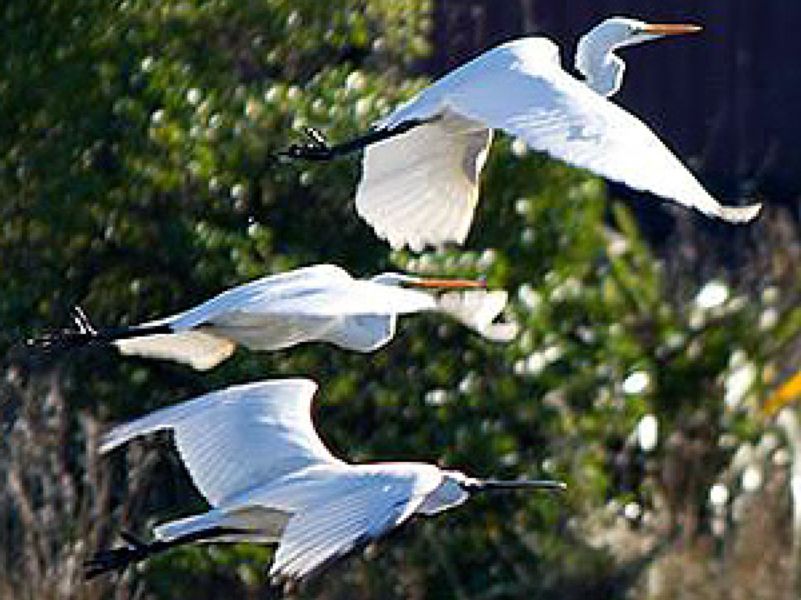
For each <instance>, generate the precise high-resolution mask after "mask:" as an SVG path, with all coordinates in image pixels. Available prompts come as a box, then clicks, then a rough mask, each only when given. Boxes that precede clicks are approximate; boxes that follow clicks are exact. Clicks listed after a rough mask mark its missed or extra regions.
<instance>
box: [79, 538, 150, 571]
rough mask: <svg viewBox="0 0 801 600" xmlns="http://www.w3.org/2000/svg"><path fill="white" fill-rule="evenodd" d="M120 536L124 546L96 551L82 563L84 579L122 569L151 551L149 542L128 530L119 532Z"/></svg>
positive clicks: (143, 557)
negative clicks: (124, 543)
mask: <svg viewBox="0 0 801 600" xmlns="http://www.w3.org/2000/svg"><path fill="white" fill-rule="evenodd" d="M120 537H121V538H122V539H123V540H125V542H126V544H127V545H126V546H122V547H120V548H112V549H111V550H104V551H102V552H98V553H96V554H95V555H94V556H93V557H92V558H90V559H89V560H87V561H85V562H84V563H83V575H84V578H85V579H93V578H94V577H97V576H98V575H102V574H103V573H107V572H108V571H122V570H123V569H125V567H127V566H128V565H130V564H132V563H137V562H139V561H141V560H144V559H145V558H147V557H148V556H150V555H151V554H152V553H153V547H152V545H151V544H148V543H147V542H143V541H142V540H140V539H139V538H137V537H136V536H134V535H133V534H131V533H129V532H126V531H123V532H121V533H120Z"/></svg>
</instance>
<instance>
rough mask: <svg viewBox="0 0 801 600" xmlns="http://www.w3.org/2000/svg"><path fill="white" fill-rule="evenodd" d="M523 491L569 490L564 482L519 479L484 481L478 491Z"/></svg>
mask: <svg viewBox="0 0 801 600" xmlns="http://www.w3.org/2000/svg"><path fill="white" fill-rule="evenodd" d="M522 489H535V490H549V491H553V492H564V491H565V490H567V484H566V483H565V482H564V481H553V480H550V479H517V480H508V481H504V480H500V479H483V480H481V481H480V483H479V486H478V490H479V491H484V492H491V491H496V490H497V491H501V490H522Z"/></svg>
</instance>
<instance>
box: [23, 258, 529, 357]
mask: <svg viewBox="0 0 801 600" xmlns="http://www.w3.org/2000/svg"><path fill="white" fill-rule="evenodd" d="M415 288H417V289H415ZM423 290H452V291H450V292H446V293H442V294H440V295H436V294H432V293H430V292H427V291H423ZM454 290H462V291H459V292H457V291H454ZM506 299H507V294H506V292H505V291H488V290H486V289H484V283H483V282H481V281H470V280H464V279H428V278H423V277H416V276H413V275H403V274H400V273H382V274H380V275H377V276H375V277H373V278H371V279H369V280H363V279H354V278H353V277H351V276H350V275H349V274H348V273H347V271H345V270H344V269H342V268H340V267H338V266H335V265H329V264H321V265H313V266H309V267H303V268H300V269H296V270H294V271H288V272H286V273H281V274H278V275H271V276H268V277H263V278H261V279H257V280H255V281H252V282H250V283H246V284H244V285H240V286H238V287H235V288H232V289H230V290H227V291H225V292H223V293H221V294H219V295H218V296H216V297H214V298H212V299H210V300H207V301H206V302H203V303H202V304H200V305H198V306H196V307H194V308H190V309H189V310H187V311H184V312H181V313H178V314H176V315H172V316H169V317H166V318H164V319H159V320H157V321H151V322H149V323H144V324H142V325H135V326H133V327H124V328H118V329H100V330H97V329H95V328H94V327H93V326H92V325H91V324H90V323H89V322H88V320H87V319H86V317H85V316H84V315H83V313H82V312H81V311H80V309H78V310H77V313H76V314H77V316H76V323H77V325H78V329H77V331H75V330H66V331H63V332H60V333H56V334H50V335H47V336H43V337H42V338H39V339H36V340H31V341H29V342H28V343H29V346H32V347H34V348H45V349H56V350H58V349H59V348H65V347H66V348H71V347H75V346H80V345H88V344H92V343H101V344H114V345H115V346H116V347H117V348H118V349H119V350H120V352H122V353H123V354H129V355H139V356H148V357H152V358H164V359H169V360H176V361H179V362H183V363H186V364H189V365H191V366H192V367H194V368H195V369H201V370H202V369H210V368H212V367H214V366H216V365H217V364H219V363H220V362H222V361H223V360H225V359H226V358H228V357H229V356H230V355H231V354H232V353H233V351H234V349H235V348H236V345H237V344H242V345H243V346H245V347H247V348H250V349H252V350H278V349H281V348H288V347H290V346H294V345H296V344H300V343H303V342H309V341H323V342H329V343H331V344H335V345H337V346H340V347H342V348H346V349H348V350H355V351H358V352H370V351H373V350H376V349H377V348H380V347H381V346H383V345H385V344H387V343H388V342H389V341H390V340H391V339H392V338H393V337H394V335H395V326H396V322H397V317H398V315H401V314H409V313H414V312H419V311H439V312H443V313H446V314H449V315H451V316H453V317H454V318H455V319H457V320H458V321H460V322H461V323H463V324H465V325H467V326H468V327H471V328H472V329H474V330H475V331H477V332H478V333H480V334H481V335H483V336H484V337H486V338H488V339H492V340H495V341H508V340H509V339H511V338H512V337H514V335H515V333H516V327H515V326H514V324H512V323H494V322H493V321H494V320H495V318H496V317H497V316H498V315H499V314H500V312H501V311H502V310H503V308H504V306H505V305H506Z"/></svg>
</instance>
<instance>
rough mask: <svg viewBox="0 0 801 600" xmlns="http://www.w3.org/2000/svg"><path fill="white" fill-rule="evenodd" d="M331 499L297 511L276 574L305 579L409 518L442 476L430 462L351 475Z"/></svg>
mask: <svg viewBox="0 0 801 600" xmlns="http://www.w3.org/2000/svg"><path fill="white" fill-rule="evenodd" d="M348 479H349V480H350V481H349V482H348V483H349V485H341V484H340V485H339V489H338V490H335V491H336V492H337V493H336V494H333V493H332V494H331V495H330V497H329V498H328V500H327V501H322V500H321V501H320V502H319V503H318V504H316V505H314V506H311V507H309V508H308V509H307V510H303V511H298V512H297V513H296V514H294V515H293V517H292V518H291V519H290V520H289V522H288V523H287V526H286V528H285V529H284V533H283V536H282V538H281V542H280V545H279V546H278V550H277V552H276V555H275V562H274V563H273V566H272V568H271V570H270V574H271V575H276V576H279V577H285V578H290V579H301V578H303V577H307V576H308V575H310V574H311V573H313V572H315V571H317V570H318V569H320V568H321V567H323V566H324V565H326V564H329V563H330V562H331V561H333V560H335V559H337V558H339V557H341V556H344V555H345V554H347V553H348V552H350V551H352V550H353V549H354V548H356V547H358V546H359V545H361V544H364V543H369V542H370V541H373V540H375V539H377V538H379V537H381V536H382V535H384V534H385V533H387V532H388V531H390V530H391V529H393V528H395V527H397V526H398V525H400V524H401V523H403V522H404V521H406V520H407V519H408V518H409V517H410V516H411V515H412V514H413V513H414V511H415V510H416V509H417V508H418V507H419V506H420V504H421V503H422V502H423V500H424V499H425V497H426V495H427V494H428V493H430V492H431V491H432V490H433V489H435V488H436V486H437V485H439V482H440V480H441V475H440V474H439V471H438V470H437V469H436V468H432V467H431V466H430V465H425V466H424V465H418V468H417V469H414V467H412V466H411V465H410V466H409V467H408V471H407V472H406V473H404V474H402V475H401V474H394V473H389V472H374V473H359V474H351V475H350V476H349V477H348Z"/></svg>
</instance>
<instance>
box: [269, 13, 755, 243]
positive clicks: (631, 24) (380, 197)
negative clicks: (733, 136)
mask: <svg viewBox="0 0 801 600" xmlns="http://www.w3.org/2000/svg"><path fill="white" fill-rule="evenodd" d="M699 30H700V27H698V26H695V25H656V24H649V23H644V22H642V21H637V20H634V19H627V18H623V17H614V18H611V19H607V20H606V21H604V22H603V23H601V24H600V25H598V26H596V27H595V28H594V29H592V30H591V31H590V32H589V33H587V34H586V35H585V36H584V37H583V38H582V39H581V40H580V41H579V44H578V48H577V51H576V60H575V65H576V69H577V70H578V71H579V72H580V73H581V74H582V75H583V76H584V80H583V81H582V80H580V79H577V78H575V77H573V76H572V75H571V74H570V73H568V72H567V71H565V70H563V69H562V67H561V65H560V61H559V49H558V47H557V46H556V45H555V44H554V43H553V42H551V41H550V40H548V39H546V38H543V37H526V38H522V39H518V40H514V41H511V42H508V43H506V44H503V45H501V46H499V47H497V48H494V49H492V50H489V51H487V52H485V53H484V54H482V55H480V56H479V57H477V58H475V59H474V60H472V61H470V62H468V63H467V64H465V65H463V66H461V67H460V68H458V69H456V70H455V71H452V72H451V73H448V74H447V75H445V76H444V77H443V78H442V79H439V80H438V81H436V82H435V83H433V84H432V85H430V86H429V87H427V88H425V89H424V90H422V91H421V92H420V93H419V94H418V95H417V96H415V97H414V98H412V99H411V100H410V101H409V102H407V103H405V104H403V105H402V106H400V107H399V108H397V109H396V110H395V111H394V112H392V113H390V115H389V116H388V117H386V118H385V119H384V120H382V121H380V122H379V123H378V124H377V125H376V126H375V127H374V129H373V130H372V131H371V132H370V133H368V134H367V135H365V136H363V137H361V138H358V139H356V140H352V141H350V142H346V143H344V144H341V145H338V146H333V147H331V146H328V145H327V144H326V143H325V140H324V138H323V137H322V136H321V135H320V134H319V133H318V132H316V131H314V130H309V134H310V136H311V138H312V141H311V143H309V144H306V145H294V146H292V147H290V148H289V149H288V150H287V151H285V152H283V153H282V155H284V156H289V157H291V158H302V159H307V160H328V159H330V158H333V157H335V156H338V155H341V154H345V153H348V152H352V151H355V150H359V149H361V148H366V150H365V154H364V159H363V164H362V178H361V181H360V182H359V187H358V190H357V192H356V210H357V211H358V213H359V215H361V216H362V217H363V218H364V219H365V220H366V221H367V222H368V223H369V224H370V225H371V226H372V227H373V229H374V230H375V232H376V234H377V235H379V236H380V237H382V238H385V239H387V240H388V241H389V243H390V245H391V246H392V247H393V248H400V247H403V246H405V245H408V246H409V247H410V248H411V249H413V250H421V249H422V248H423V247H424V246H425V245H427V244H432V245H440V244H442V243H444V242H447V241H455V242H457V243H462V242H463V241H464V240H465V238H466V236H467V232H468V230H469V228H470V223H471V221H472V219H473V213H474V211H475V207H476V203H477V202H478V189H479V176H480V174H481V170H482V168H483V166H484V162H485V161H486V158H487V152H488V151H489V147H490V144H491V141H492V133H493V130H494V129H501V130H503V131H505V132H507V133H509V134H511V135H514V136H517V137H519V138H520V139H522V140H523V141H524V142H525V143H526V144H528V145H529V146H530V147H531V148H533V149H534V150H537V151H541V152H545V153H547V154H549V155H551V156H552V157H554V158H557V159H560V160H562V161H565V162H566V163H569V164H571V165H575V166H577V167H581V168H584V169H588V170H589V171H592V172H593V173H596V174H598V175H601V176H603V177H606V178H608V179H611V180H613V181H618V182H621V183H624V184H626V185H627V186H629V187H631V188H634V189H636V190H642V191H647V192H651V193H653V194H656V195H657V196H661V197H663V198H666V199H670V200H674V201H676V202H678V203H679V204H683V205H685V206H689V207H693V208H696V209H697V210H699V211H701V212H702V213H704V214H707V215H710V216H713V217H718V218H720V219H723V220H725V221H730V222H733V223H739V222H745V221H750V220H751V219H753V218H754V217H755V216H756V215H757V213H758V212H759V209H760V205H758V204H754V205H750V206H743V207H725V206H721V205H720V204H719V203H718V202H717V201H716V200H715V199H714V198H713V197H712V196H711V195H710V194H709V193H708V192H707V191H706V190H705V189H704V188H703V187H702V186H701V184H700V183H699V182H698V181H697V180H696V179H695V177H693V175H692V174H691V173H690V171H689V170H688V169H687V168H686V167H685V166H684V165H683V164H682V163H681V162H680V161H679V159H678V158H676V157H675V156H674V155H673V154H672V153H671V152H670V150H668V149H667V147H666V146H665V145H664V144H663V143H662V142H661V141H660V140H659V138H658V137H657V136H656V134H655V133H654V132H653V131H651V129H649V128H648V127H647V126H646V125H645V124H644V123H643V122H642V121H640V120H639V119H638V118H636V117H635V116H633V115H632V114H630V113H628V112H627V111H626V110H624V109H622V108H621V107H619V106H618V105H616V104H614V103H613V102H611V101H610V100H608V99H607V98H608V97H609V96H612V95H613V94H614V93H615V92H617V91H618V90H619V89H620V86H621V82H622V79H623V72H624V68H625V63H624V62H623V60H622V59H621V58H620V57H619V56H617V55H616V54H615V51H616V50H618V49H620V48H624V47H626V46H632V45H635V44H639V43H641V42H647V41H650V40H655V39H657V38H660V37H663V36H668V35H677V34H686V33H693V32H696V31H699Z"/></svg>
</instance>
